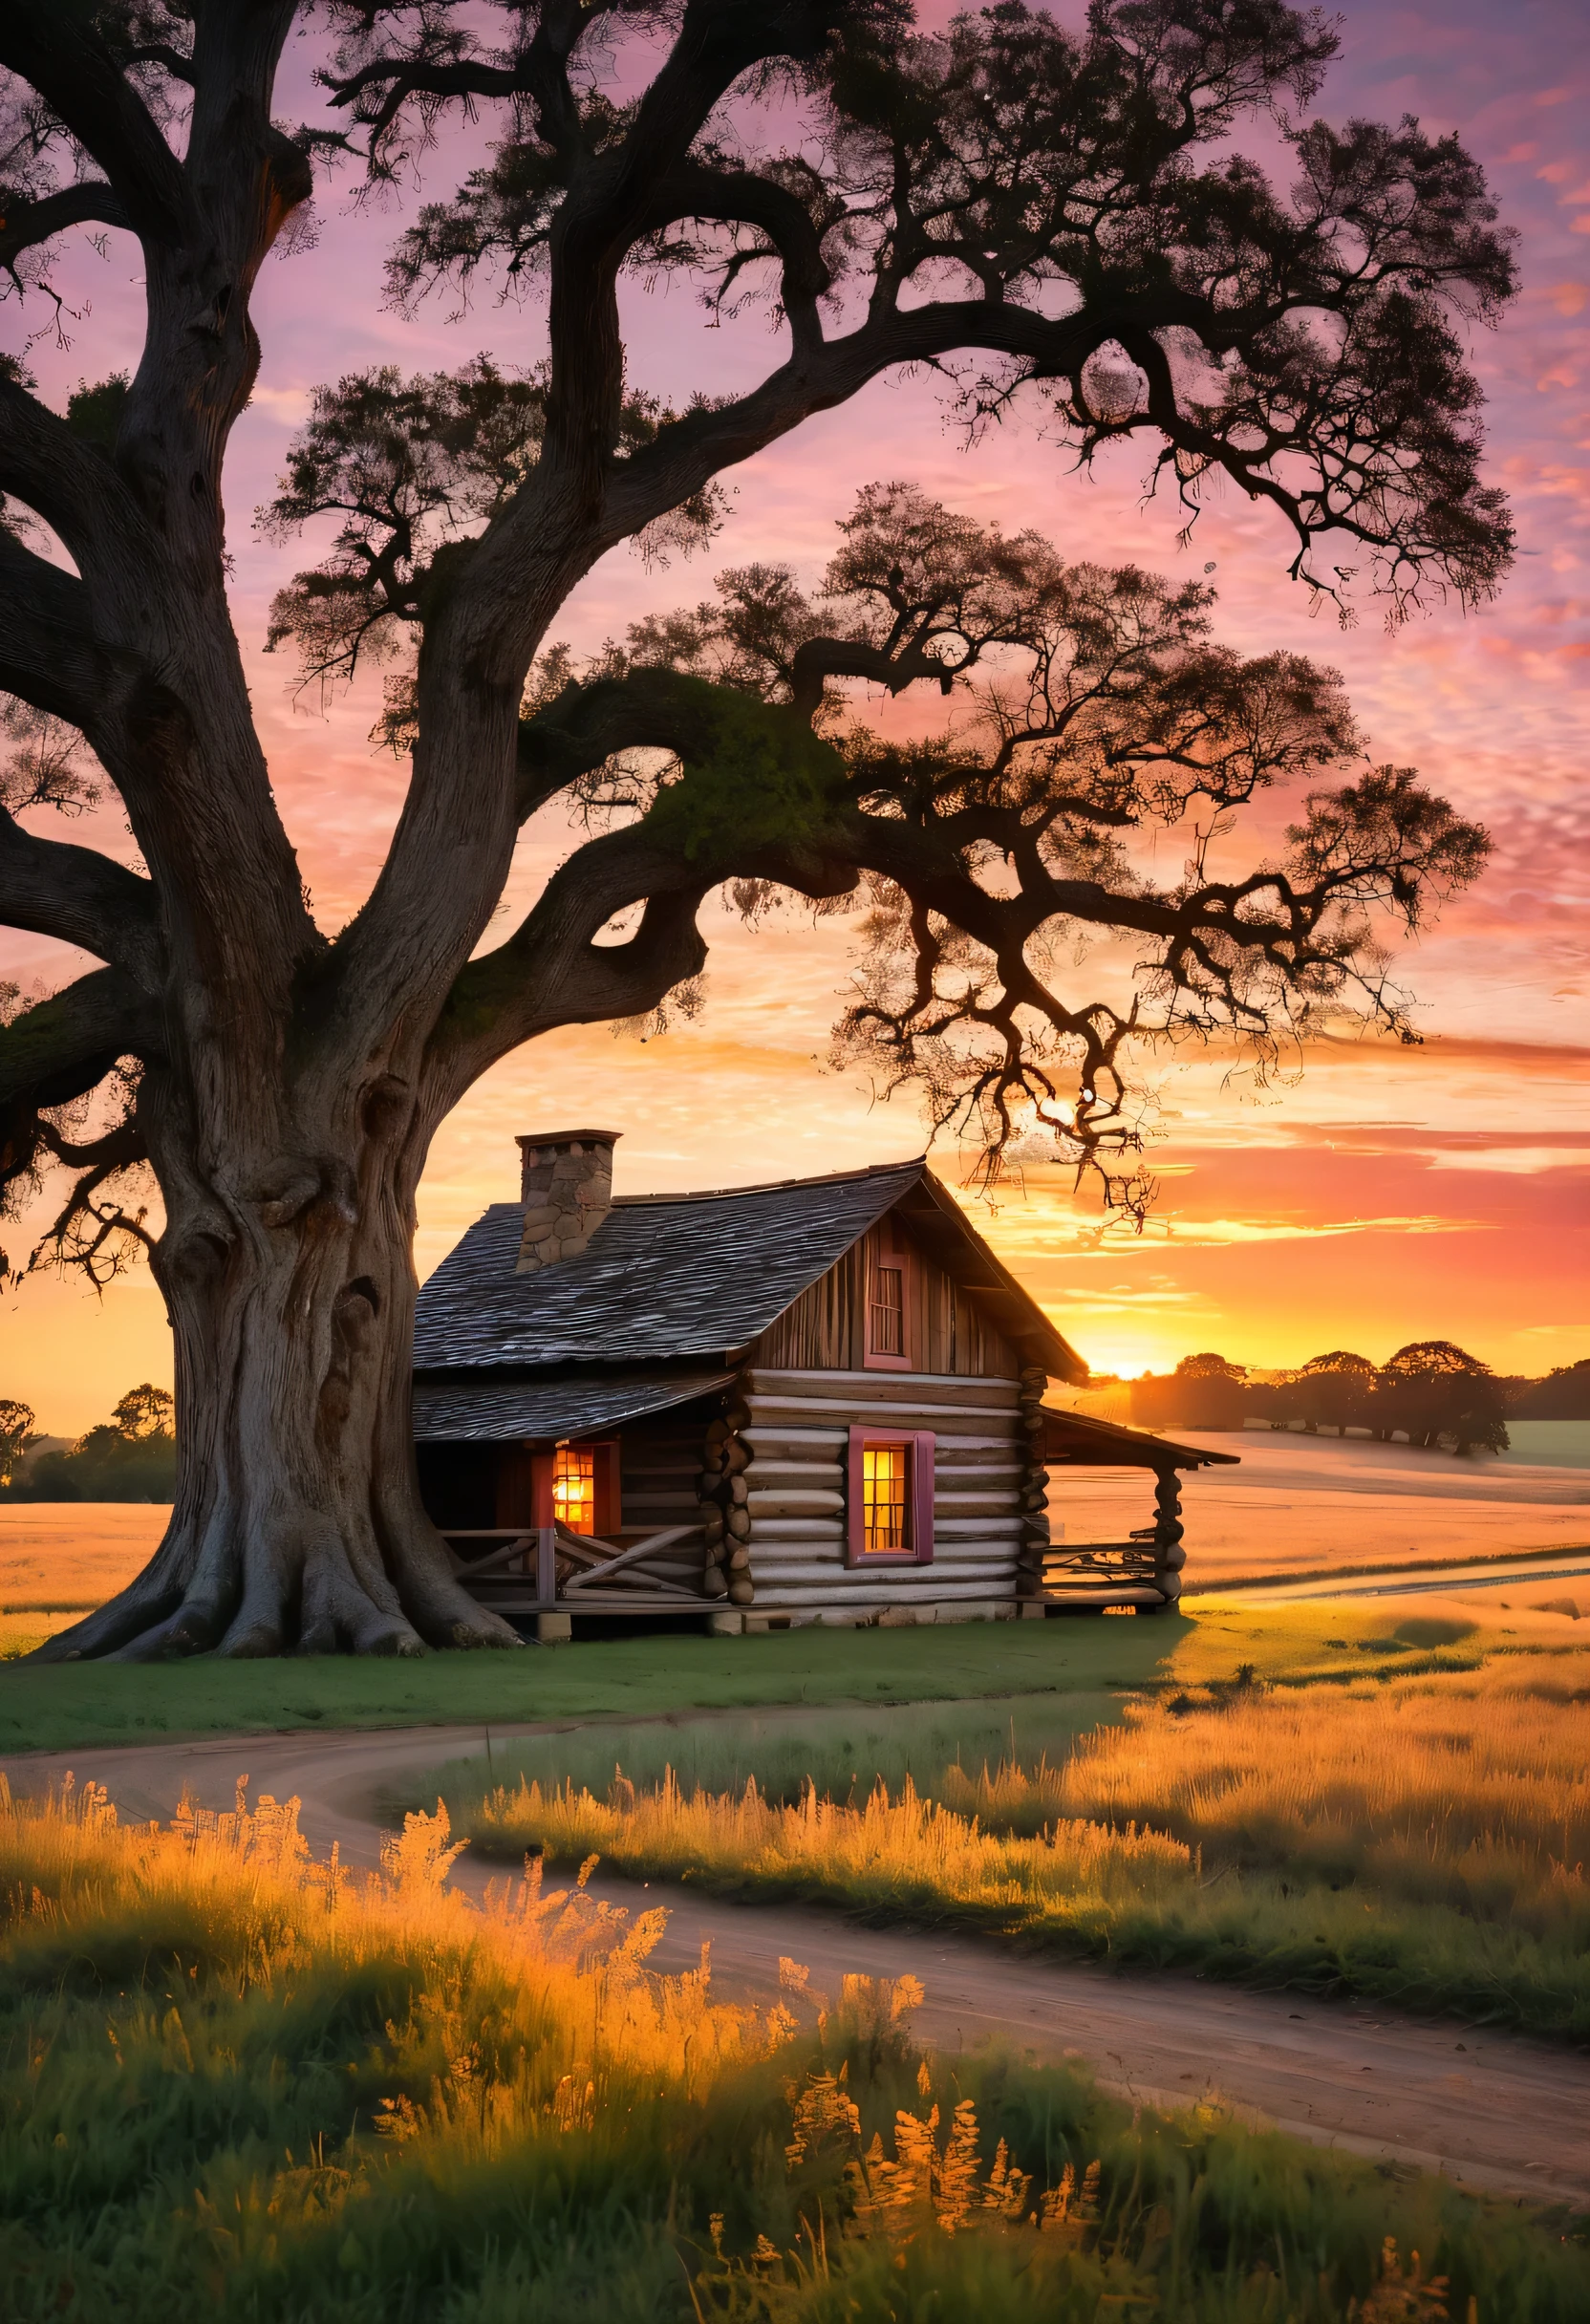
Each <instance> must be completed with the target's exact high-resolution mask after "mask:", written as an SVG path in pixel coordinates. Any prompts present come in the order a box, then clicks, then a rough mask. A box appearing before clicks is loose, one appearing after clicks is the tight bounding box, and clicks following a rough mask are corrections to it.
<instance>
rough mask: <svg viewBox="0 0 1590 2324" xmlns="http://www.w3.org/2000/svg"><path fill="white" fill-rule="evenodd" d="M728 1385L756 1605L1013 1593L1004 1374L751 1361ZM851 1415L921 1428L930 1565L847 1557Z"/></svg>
mask: <svg viewBox="0 0 1590 2324" xmlns="http://www.w3.org/2000/svg"><path fill="white" fill-rule="evenodd" d="M741 1399H742V1402H743V1404H744V1407H745V1409H746V1415H747V1416H746V1419H745V1422H744V1425H743V1426H742V1428H741V1431H740V1435H741V1442H742V1443H743V1444H744V1446H745V1449H746V1451H747V1453H749V1455H750V1459H749V1462H748V1464H747V1466H746V1469H745V1471H744V1477H745V1484H746V1487H747V1488H748V1491H747V1497H746V1507H747V1510H748V1512H749V1516H750V1520H751V1532H750V1543H749V1547H750V1567H751V1577H752V1581H753V1584H754V1589H755V1599H754V1603H755V1605H756V1608H757V1611H758V1612H759V1614H760V1613H763V1612H767V1611H774V1612H779V1611H789V1612H796V1611H799V1610H800V1609H802V1608H806V1607H812V1608H815V1607H819V1606H821V1607H826V1608H827V1607H835V1608H840V1609H846V1608H849V1607H854V1608H855V1609H856V1611H857V1612H858V1613H859V1612H861V1611H862V1610H863V1609H864V1608H869V1607H870V1608H882V1607H889V1606H900V1607H907V1606H911V1605H913V1604H919V1605H929V1604H935V1603H954V1602H956V1601H990V1600H993V1601H999V1600H1014V1599H1015V1598H1016V1597H1017V1595H1018V1594H1019V1590H1020V1587H1021V1562H1022V1560H1021V1550H1022V1546H1023V1541H1024V1539H1025V1533H1026V1528H1025V1526H1024V1523H1023V1518H1022V1515H1021V1507H1020V1502H1021V1492H1022V1488H1023V1482H1024V1479H1025V1477H1026V1474H1027V1451H1026V1444H1025V1439H1024V1437H1023V1436H1022V1435H1021V1423H1020V1414H1019V1410H1018V1384H1017V1381H1016V1380H1015V1378H1014V1377H1011V1378H1005V1377H1001V1376H999V1374H987V1373H985V1374H980V1375H978V1374H970V1373H959V1374H953V1373H944V1372H938V1373H923V1372H916V1373H913V1372H855V1371H849V1370H845V1371H840V1370H830V1369H828V1368H827V1367H818V1366H772V1365H763V1364H757V1365H755V1366H752V1367H751V1368H750V1369H748V1370H747V1371H746V1372H745V1373H744V1374H743V1376H742V1379H741ZM857 1421H863V1422H865V1421H872V1422H874V1423H875V1424H876V1426H877V1427H879V1428H880V1429H931V1430H932V1431H933V1433H934V1436H935V1440H936V1442H935V1459H934V1556H933V1562H932V1563H931V1564H930V1565H890V1566H875V1567H873V1568H872V1569H871V1570H870V1571H869V1569H868V1568H867V1567H865V1566H861V1567H855V1568H850V1567H847V1565H846V1563H845V1528H846V1512H845V1466H844V1464H845V1454H846V1450H847V1447H848V1445H849V1431H850V1427H851V1424H852V1422H857Z"/></svg>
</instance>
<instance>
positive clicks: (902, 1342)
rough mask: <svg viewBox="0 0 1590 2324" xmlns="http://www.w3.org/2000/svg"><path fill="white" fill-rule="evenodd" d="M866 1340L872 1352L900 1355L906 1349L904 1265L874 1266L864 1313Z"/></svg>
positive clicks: (875, 1353) (880, 1354) (879, 1354)
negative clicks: (867, 1338) (867, 1312)
mask: <svg viewBox="0 0 1590 2324" xmlns="http://www.w3.org/2000/svg"><path fill="white" fill-rule="evenodd" d="M868 1325H869V1344H870V1348H871V1351H872V1353H873V1355H875V1356H903V1355H904V1354H905V1352H906V1271H905V1269H904V1267H897V1266H896V1267H890V1266H882V1267H874V1268H873V1270H872V1297H871V1300H870V1302H869V1314H868Z"/></svg>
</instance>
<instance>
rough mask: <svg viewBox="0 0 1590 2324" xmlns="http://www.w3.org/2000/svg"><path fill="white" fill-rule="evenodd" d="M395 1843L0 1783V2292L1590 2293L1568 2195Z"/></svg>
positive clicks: (1210, 2302) (264, 1817) (1093, 2306)
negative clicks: (1296, 2133)
mask: <svg viewBox="0 0 1590 2324" xmlns="http://www.w3.org/2000/svg"><path fill="white" fill-rule="evenodd" d="M455 1847H456V1842H455V1841H454V1840H452V1838H451V1836H450V1834H449V1831H448V1828H447V1821H446V1818H445V1816H444V1815H436V1816H430V1817H423V1816H413V1817H410V1818H408V1819H407V1822H406V1824H405V1828H404V1831H403V1834H402V1837H401V1838H400V1839H396V1840H393V1841H392V1843H391V1844H390V1845H389V1847H388V1849H387V1852H386V1856H385V1861H384V1862H383V1866H382V1869H381V1872H380V1873H379V1874H378V1875H376V1876H373V1877H370V1878H368V1879H364V1878H355V1877H352V1876H350V1875H349V1874H348V1873H347V1872H346V1871H344V1870H343V1869H342V1868H341V1867H340V1866H339V1865H338V1863H337V1862H336V1861H335V1859H334V1858H333V1860H332V1861H329V1862H326V1863H321V1864H312V1863H311V1862H309V1861H308V1858H307V1851H306V1849H305V1847H304V1843H303V1841H302V1840H301V1838H300V1837H299V1835H298V1832H297V1824H296V1814H295V1803H293V1802H283V1803H277V1802H274V1801H271V1800H269V1799H265V1798H262V1799H260V1800H259V1801H258V1802H257V1804H255V1805H253V1806H252V1807H250V1805H249V1804H248V1803H247V1799H246V1798H245V1797H241V1796H240V1798H239V1800H238V1803H237V1806H236V1809H235V1810H234V1811H233V1812H230V1813H226V1814H205V1813H202V1812H193V1811H189V1812H186V1813H184V1814H183V1815H181V1816H179V1818H177V1819H176V1821H175V1822H174V1823H173V1824H172V1825H171V1826H169V1827H168V1828H165V1829H160V1828H157V1827H154V1826H150V1825H143V1826H139V1827H135V1828H124V1827H122V1826H121V1825H120V1824H118V1820H117V1818H116V1815H115V1812H114V1810H113V1809H112V1808H111V1807H110V1805H109V1804H108V1802H107V1801H106V1800H105V1797H104V1796H103V1794H102V1793H100V1792H97V1791H96V1790H95V1789H93V1788H92V1787H88V1788H85V1789H82V1790H78V1791H76V1792H71V1793H68V1794H66V1795H65V1796H64V1797H57V1798H56V1799H55V1800H54V1801H52V1802H48V1803H41V1802H24V1803H18V1802H15V1801H13V1800H12V1799H11V1796H10V1794H9V1792H0V1899H3V1904H0V2017H3V2020H4V2028H3V2038H0V2198H3V2200H0V2280H3V2281H4V2282H5V2284H6V2287H7V2289H6V2313H7V2316H8V2318H13V2317H14V2318H15V2319H17V2324H43V2320H44V2319H46V2318H48V2319H51V2324H58V2320H59V2319H65V2320H66V2324H102V2320H103V2319H108V2318H111V2317H114V2318H116V2319H117V2320H118V2324H201V2320H203V2324H211V2320H212V2319H215V2320H219V2324H268V2320H269V2324H276V2320H278V2319H283V2318H286V2317H291V2318H292V2319H294V2324H367V2320H368V2324H376V2319H381V2320H382V2324H409V2319H414V2320H415V2324H418V2319H419V2318H421V2317H423V2318H425V2319H427V2324H429V2320H431V2319H440V2324H509V2319H512V2320H513V2324H535V2320H536V2319H542V2318H550V2317H553V2316H556V2317H558V2318H560V2319H568V2320H569V2324H675V2320H676V2319H677V2324H690V2320H691V2319H693V2318H694V2319H702V2318H713V2319H722V2320H723V2324H753V2320H755V2319H768V2324H773V2320H774V2319H789V2320H791V2324H828V2320H829V2319H832V2320H833V2324H838V2320H839V2319H840V2318H844V2319H848V2320H849V2324H873V2320H874V2319H875V2320H876V2324H884V2320H885V2319H903V2318H907V2317H911V2318H924V2319H925V2318H927V2317H929V2316H932V2317H935V2318H944V2317H949V2316H958V2315H972V2314H976V2315H978V2316H979V2317H980V2318H985V2319H988V2324H1005V2320H1007V2319H1008V2324H1026V2320H1027V2319H1032V2320H1033V2324H1037V2319H1039V2318H1042V2319H1044V2324H1073V2320H1075V2324H1083V2320H1084V2319H1087V2320H1088V2324H1096V2320H1097V2319H1101V2318H1104V2317H1109V2316H1115V2315H1117V2314H1120V2315H1123V2316H1127V2317H1133V2316H1135V2317H1144V2318H1156V2317H1163V2318H1166V2319H1171V2318H1174V2319H1178V2320H1185V2324H1438V2320H1439V2319H1443V2318H1449V2317H1450V2318H1451V2319H1453V2320H1454V2324H1461V2320H1465V2319H1467V2320H1468V2324H1576V2320H1577V2319H1579V2318H1581V2317H1582V2316H1583V2315H1584V2314H1585V2313H1587V2312H1590V2249H1587V2246H1586V2241H1585V2235H1584V2232H1583V2223H1582V2222H1579V2223H1576V2222H1574V2221H1572V2220H1570V2219H1568V2218H1567V2217H1565V2216H1563V2215H1561V2214H1560V2213H1552V2212H1546V2211H1543V2210H1540V2209H1532V2208H1530V2207H1529V2206H1520V2205H1516V2204H1511V2203H1503V2202H1499V2201H1487V2200H1483V2199H1479V2198H1475V2197H1472V2196H1469V2195H1467V2194H1465V2193H1463V2192H1461V2191H1460V2190H1458V2189H1457V2188H1455V2187H1454V2186H1452V2185H1451V2184H1450V2183H1449V2182H1446V2181H1438V2180H1431V2179H1418V2178H1413V2179H1409V2178H1407V2177H1401V2176H1395V2175H1389V2174H1387V2173H1386V2172H1385V2171H1384V2170H1382V2169H1380V2168H1377V2167H1376V2166H1375V2165H1373V2164H1371V2163H1364V2162H1361V2161H1359V2160H1357V2159H1355V2158H1353V2157H1351V2156H1348V2155H1344V2154H1340V2153H1334V2152H1329V2151H1326V2150H1322V2149H1320V2148H1316V2147H1311V2146H1303V2145H1300V2144H1299V2143H1297V2142H1295V2141H1289V2140H1287V2139H1285V2138H1283V2137H1280V2136H1278V2135H1277V2134H1273V2133H1263V2132H1258V2131H1254V2130H1250V2129H1246V2128H1243V2127H1242V2126H1241V2125H1240V2124H1238V2123H1236V2122H1235V2121H1233V2120H1230V2119H1229V2118H1227V2117H1224V2116H1223V2115H1221V2114H1219V2113H1218V2112H1215V2111H1214V2110H1211V2109H1207V2108H1206V2109H1198V2110H1194V2111H1192V2112H1189V2113H1186V2114H1178V2115H1161V2114H1157V2113H1154V2112H1152V2111H1151V2110H1146V2109H1145V2110H1139V2111H1137V2112H1136V2113H1132V2112H1130V2111H1128V2108H1127V2107H1126V2106H1125V2105H1124V2104H1122V2103H1119V2102H1117V2101H1116V2100H1114V2099H1111V2098H1107V2097H1106V2096H1104V2095H1102V2094H1101V2093H1100V2092H1099V2091H1098V2090H1097V2089H1096V2088H1095V2087H1094V2086H1093V2085H1092V2084H1091V2082H1090V2081H1089V2080H1088V2079H1087V2078H1086V2077H1085V2076H1084V2075H1083V2074H1081V2073H1080V2072H1077V2071H1075V2070H1073V2069H1071V2068H1070V2067H1057V2068H1037V2067H1034V2066H1031V2065H1029V2064H1025V2063H1022V2062H1021V2061H1019V2060H1017V2059H1014V2058H1012V2057H1010V2056H1007V2055H995V2054H992V2053H984V2054H978V2055H975V2056H972V2057H967V2056H964V2055H962V2056H957V2057H956V2059H955V2060H954V2061H953V2062H951V2061H940V2060H938V2059H936V2058H935V2057H932V2056H929V2055H923V2054H921V2053H920V2052H919V2051H918V2050H917V2049H916V2048H915V2047H914V2046H913V2043H912V2040H911V2036H910V2019H911V2011H912V2008H913V2005H914V2003H915V2001H916V2000H917V1999H918V1998H919V1994H918V1992H917V1991H916V1990H914V1989H913V1987H912V1986H911V1985H910V1983H909V1981H905V1980H902V1981H901V1983H900V1984H899V1985H898V1986H896V1987H894V1988H892V1989H891V1988H889V1987H887V1986H879V1987H873V1986H870V1985H869V1984H868V1983H867V1981H865V1980H859V1979H856V1980H847V1984H846V1989H845V1990H843V1991H842V1992H841V1993H839V1994H837V1995H828V1996H815V1995H813V1994H812V1993H811V1992H810V1991H809V1990H808V1983H807V1980H806V1977H805V1975H804V1973H803V1971H802V1970H801V1969H800V1968H799V1966H798V1965H797V1964H794V1963H790V1964H788V1965H787V1968H786V1979H785V1982H786V1992H785V1999H784V2003H782V2004H780V2005H778V2006H776V2007H774V2008H772V2009H769V2010H763V2011H760V2012H759V2011H753V2010H750V2009H747V2008H741V2007H729V2006H726V2005H724V2004H722V2003H720V2002H719V2001H717V2000H715V1999H714V1997H713V1994H712V1991H711V1989H710V1986H709V1984H708V1982H707V1980H706V1977H705V1975H704V1974H694V1975H686V1976H680V1977H673V1978H663V1977H657V1976H655V1975H654V1974H653V1973H651V1972H650V1971H649V1969H648V1968H647V1955H648V1952H649V1950H650V1949H651V1947H653V1945H654V1944H655V1941H656V1938H657V1935H658V1934H659V1932H660V1925H661V1921H662V1919H663V1918H664V1916H663V1915H661V1914H660V1913H649V1914H646V1915H644V1916H643V1917H641V1918H640V1919H638V1920H635V1921H631V1920H629V1919H627V1918H626V1916H625V1915H624V1914H622V1913H619V1912H615V1911H612V1909H609V1908H605V1907H603V1906H602V1905H600V1904H596V1903H595V1902H593V1901H592V1900H591V1897H590V1896H589V1894H588V1892H587V1891H586V1890H585V1889H584V1888H583V1886H582V1885H581V1884H580V1883H578V1882H577V1881H576V1882H574V1883H570V1884H569V1886H568V1887H566V1888H561V1889H560V1888H553V1887H552V1886H551V1885H550V1883H547V1882H545V1881H544V1879H543V1877H542V1874H541V1870H540V1868H539V1867H537V1868H535V1870H534V1871H533V1872H532V1876H531V1877H530V1879H529V1880H528V1881H523V1882H519V1883H507V1882H505V1883H503V1884H502V1885H501V1887H500V1888H498V1889H496V1890H494V1891H493V1892H492V1894H491V1895H490V1896H489V1897H488V1899H487V1900H486V1902H485V1904H483V1906H476V1905H473V1904H470V1903H469V1902H468V1901H467V1900H466V1899H464V1898H463V1897H462V1896H461V1895H459V1894H458V1893H457V1892H456V1891H452V1890H449V1889H447V1888H446V1887H445V1886H444V1885H443V1881H444V1876H445V1873H446V1870H447V1866H448V1864H449V1862H450V1861H451V1858H452V1855H453V1853H454V1850H455Z"/></svg>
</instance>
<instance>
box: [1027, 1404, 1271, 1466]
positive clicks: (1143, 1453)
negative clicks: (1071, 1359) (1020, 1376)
mask: <svg viewBox="0 0 1590 2324" xmlns="http://www.w3.org/2000/svg"><path fill="white" fill-rule="evenodd" d="M1043 1423H1044V1426H1043V1447H1042V1457H1043V1462H1044V1465H1045V1467H1046V1468H1050V1469H1064V1468H1075V1469H1209V1468H1214V1466H1215V1465H1216V1464H1217V1463H1218V1464H1219V1465H1220V1466H1222V1467H1227V1466H1229V1467H1232V1468H1235V1467H1237V1466H1239V1465H1240V1462H1241V1458H1242V1456H1241V1454H1240V1453H1214V1452H1211V1450H1210V1448H1209V1447H1208V1446H1207V1445H1181V1444H1177V1443H1176V1441H1175V1439H1174V1438H1173V1437H1171V1436H1158V1435H1154V1434H1153V1433H1151V1432H1150V1431H1149V1430H1147V1429H1124V1428H1122V1426H1121V1425H1120V1423H1119V1422H1118V1421H1114V1420H1095V1419H1093V1418H1092V1417H1091V1415H1089V1414H1087V1413H1084V1412H1067V1411H1064V1410H1063V1409H1060V1408H1058V1407H1057V1406H1055V1405H1052V1404H1046V1405H1045V1406H1044V1407H1043Z"/></svg>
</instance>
